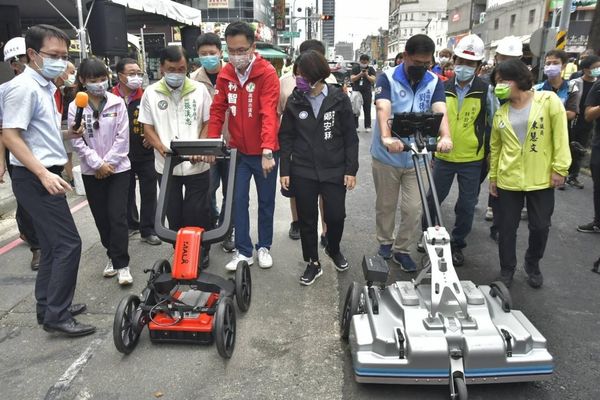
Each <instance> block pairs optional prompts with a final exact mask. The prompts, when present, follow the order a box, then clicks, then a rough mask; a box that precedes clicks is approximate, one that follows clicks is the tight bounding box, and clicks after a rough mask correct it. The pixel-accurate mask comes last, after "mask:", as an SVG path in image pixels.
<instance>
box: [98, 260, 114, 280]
mask: <svg viewBox="0 0 600 400" xmlns="http://www.w3.org/2000/svg"><path fill="white" fill-rule="evenodd" d="M116 274H117V271H116V270H115V269H114V268H113V265H112V260H108V262H107V263H106V267H104V272H102V276H104V277H105V278H112V277H113V276H115V275H116Z"/></svg>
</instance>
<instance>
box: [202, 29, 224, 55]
mask: <svg viewBox="0 0 600 400" xmlns="http://www.w3.org/2000/svg"><path fill="white" fill-rule="evenodd" d="M202 46H216V48H217V49H218V50H219V51H220V50H221V46H222V45H221V38H220V37H219V35H217V34H215V33H212V32H207V33H203V34H202V35H200V36H198V39H196V50H199V49H200V47H202Z"/></svg>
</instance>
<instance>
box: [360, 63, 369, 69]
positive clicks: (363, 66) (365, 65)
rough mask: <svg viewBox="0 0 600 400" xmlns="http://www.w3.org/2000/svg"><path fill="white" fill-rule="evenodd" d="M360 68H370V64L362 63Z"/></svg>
mask: <svg viewBox="0 0 600 400" xmlns="http://www.w3.org/2000/svg"><path fill="white" fill-rule="evenodd" d="M360 67H361V68H369V64H363V63H360Z"/></svg>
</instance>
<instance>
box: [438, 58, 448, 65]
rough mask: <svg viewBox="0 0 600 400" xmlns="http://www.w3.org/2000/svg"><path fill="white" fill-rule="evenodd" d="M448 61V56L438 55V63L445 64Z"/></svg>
mask: <svg viewBox="0 0 600 400" xmlns="http://www.w3.org/2000/svg"><path fill="white" fill-rule="evenodd" d="M448 61H450V59H449V58H448V57H440V64H445V63H447V62H448Z"/></svg>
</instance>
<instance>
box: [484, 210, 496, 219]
mask: <svg viewBox="0 0 600 400" xmlns="http://www.w3.org/2000/svg"><path fill="white" fill-rule="evenodd" d="M493 219H494V211H493V210H492V207H488V208H487V210H485V220H486V221H492V220H493Z"/></svg>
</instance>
